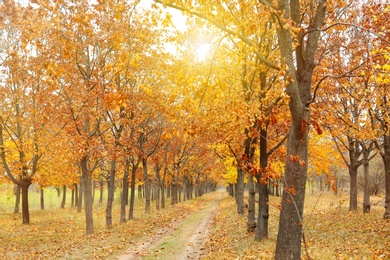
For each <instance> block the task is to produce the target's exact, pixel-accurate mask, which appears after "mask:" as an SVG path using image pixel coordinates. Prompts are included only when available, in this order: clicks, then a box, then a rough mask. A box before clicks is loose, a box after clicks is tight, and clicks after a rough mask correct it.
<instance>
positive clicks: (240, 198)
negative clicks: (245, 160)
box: [237, 167, 244, 215]
mask: <svg viewBox="0 0 390 260" xmlns="http://www.w3.org/2000/svg"><path fill="white" fill-rule="evenodd" d="M237 213H238V214H240V215H242V214H244V172H243V170H242V169H241V168H240V167H238V168H237Z"/></svg>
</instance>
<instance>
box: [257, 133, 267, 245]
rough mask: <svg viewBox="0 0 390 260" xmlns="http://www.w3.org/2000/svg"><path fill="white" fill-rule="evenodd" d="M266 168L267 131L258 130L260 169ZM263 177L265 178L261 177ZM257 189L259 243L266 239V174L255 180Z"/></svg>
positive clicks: (263, 173)
mask: <svg viewBox="0 0 390 260" xmlns="http://www.w3.org/2000/svg"><path fill="white" fill-rule="evenodd" d="M267 166H268V153H267V130H265V129H262V130H260V168H261V169H266V168H267ZM263 175H265V176H263ZM257 185H258V186H257V187H258V193H259V195H258V196H259V202H258V207H259V210H258V213H257V228H256V237H255V239H256V240H257V241H261V240H263V239H265V238H267V237H268V218H269V206H268V201H269V195H268V189H267V176H266V172H262V173H261V175H260V176H258V178H257Z"/></svg>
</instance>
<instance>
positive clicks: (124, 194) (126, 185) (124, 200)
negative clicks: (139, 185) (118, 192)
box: [120, 159, 130, 223]
mask: <svg viewBox="0 0 390 260" xmlns="http://www.w3.org/2000/svg"><path fill="white" fill-rule="evenodd" d="M129 168H130V160H128V159H126V162H125V169H124V173H123V182H122V196H121V216H120V222H121V223H124V222H126V205H128V197H129Z"/></svg>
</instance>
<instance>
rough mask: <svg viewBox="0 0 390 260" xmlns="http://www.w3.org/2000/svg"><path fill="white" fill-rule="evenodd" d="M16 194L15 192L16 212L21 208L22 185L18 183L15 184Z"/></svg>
mask: <svg viewBox="0 0 390 260" xmlns="http://www.w3.org/2000/svg"><path fill="white" fill-rule="evenodd" d="M14 194H15V208H14V213H19V208H20V186H19V185H17V184H15V185H14Z"/></svg>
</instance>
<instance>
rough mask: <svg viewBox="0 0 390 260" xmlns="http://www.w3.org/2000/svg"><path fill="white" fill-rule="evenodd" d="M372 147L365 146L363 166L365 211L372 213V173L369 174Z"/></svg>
mask: <svg viewBox="0 0 390 260" xmlns="http://www.w3.org/2000/svg"><path fill="white" fill-rule="evenodd" d="M370 151H371V149H366V148H363V167H364V184H363V213H370V208H371V203H370V181H369V179H370V174H369V167H370V164H369V163H370V162H369V156H370Z"/></svg>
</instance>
